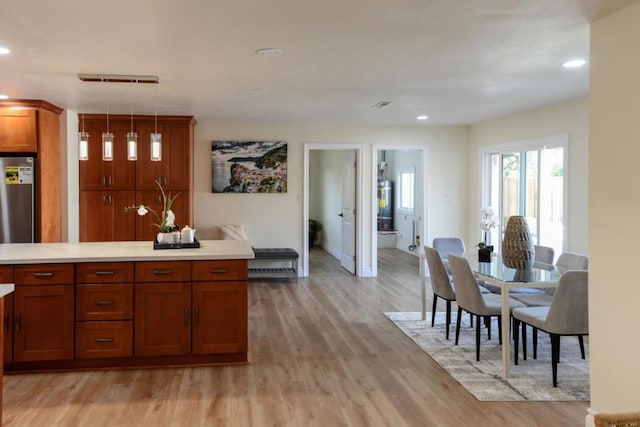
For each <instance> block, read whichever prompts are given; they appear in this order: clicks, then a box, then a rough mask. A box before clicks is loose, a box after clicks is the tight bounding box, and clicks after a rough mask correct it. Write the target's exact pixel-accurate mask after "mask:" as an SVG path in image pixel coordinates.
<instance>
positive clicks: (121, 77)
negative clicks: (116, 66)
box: [78, 74, 160, 83]
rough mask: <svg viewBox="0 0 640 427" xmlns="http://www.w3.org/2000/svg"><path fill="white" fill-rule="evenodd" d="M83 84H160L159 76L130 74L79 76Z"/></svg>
mask: <svg viewBox="0 0 640 427" xmlns="http://www.w3.org/2000/svg"><path fill="white" fill-rule="evenodd" d="M78 78H79V79H80V80H82V81H83V82H99V83H158V82H159V81H160V79H158V76H136V75H129V74H78Z"/></svg>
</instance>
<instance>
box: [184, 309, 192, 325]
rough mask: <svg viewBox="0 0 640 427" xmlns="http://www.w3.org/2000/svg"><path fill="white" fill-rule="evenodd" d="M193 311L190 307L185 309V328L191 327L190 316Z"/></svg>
mask: <svg viewBox="0 0 640 427" xmlns="http://www.w3.org/2000/svg"><path fill="white" fill-rule="evenodd" d="M190 312H191V310H190V309H189V307H185V308H184V326H189V317H190V316H189V314H190Z"/></svg>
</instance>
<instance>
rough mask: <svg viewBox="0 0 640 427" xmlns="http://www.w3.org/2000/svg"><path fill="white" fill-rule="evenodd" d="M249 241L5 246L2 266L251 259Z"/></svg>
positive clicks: (1, 246)
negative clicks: (195, 245)
mask: <svg viewBox="0 0 640 427" xmlns="http://www.w3.org/2000/svg"><path fill="white" fill-rule="evenodd" d="M253 257H254V255H253V249H252V248H251V243H250V242H249V241H247V240H201V241H200V248H193V249H191V248H190V249H158V250H154V249H153V242H151V241H148V242H138V241H135V242H86V243H3V244H0V264H36V263H65V262H112V261H180V260H224V259H252V258H253Z"/></svg>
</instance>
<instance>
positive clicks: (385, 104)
mask: <svg viewBox="0 0 640 427" xmlns="http://www.w3.org/2000/svg"><path fill="white" fill-rule="evenodd" d="M392 103H393V101H380V102H376V103H375V104H373V105H372V106H371V108H384V107H388V106H389V105H391V104H392Z"/></svg>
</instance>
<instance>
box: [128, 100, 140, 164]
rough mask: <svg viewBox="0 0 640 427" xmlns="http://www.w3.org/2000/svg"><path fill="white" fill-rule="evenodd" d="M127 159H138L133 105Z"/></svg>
mask: <svg viewBox="0 0 640 427" xmlns="http://www.w3.org/2000/svg"><path fill="white" fill-rule="evenodd" d="M127 159H128V160H131V161H135V160H137V159H138V134H137V133H135V132H134V131H133V104H131V132H127Z"/></svg>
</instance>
